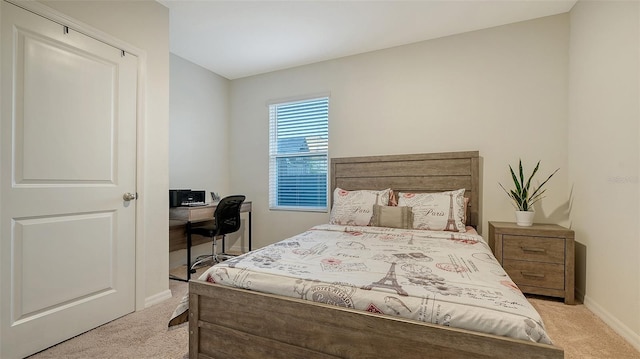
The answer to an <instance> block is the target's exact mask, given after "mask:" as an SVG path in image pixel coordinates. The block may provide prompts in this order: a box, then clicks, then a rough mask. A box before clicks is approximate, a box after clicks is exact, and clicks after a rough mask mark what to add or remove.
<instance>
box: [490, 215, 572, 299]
mask: <svg viewBox="0 0 640 359" xmlns="http://www.w3.org/2000/svg"><path fill="white" fill-rule="evenodd" d="M489 246H490V247H491V250H493V254H494V255H495V256H496V258H497V259H498V262H500V264H502V267H503V268H504V269H505V271H506V272H507V274H509V276H510V277H511V279H512V280H513V281H514V282H515V283H516V285H518V287H519V288H520V290H521V291H522V292H523V293H530V294H540V295H546V296H551V297H561V298H564V302H565V303H566V304H574V290H575V288H574V280H575V279H574V276H575V274H574V271H575V265H574V263H575V249H574V247H575V244H574V233H573V231H572V230H570V229H567V228H564V227H561V226H558V225H556V224H534V225H533V226H531V227H523V226H518V225H516V224H515V223H511V222H489Z"/></svg>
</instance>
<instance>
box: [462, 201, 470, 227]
mask: <svg viewBox="0 0 640 359" xmlns="http://www.w3.org/2000/svg"><path fill="white" fill-rule="evenodd" d="M470 200H471V199H470V198H467V197H465V198H464V217H462V223H464V225H465V226H466V225H467V211H468V210H469V201H470Z"/></svg>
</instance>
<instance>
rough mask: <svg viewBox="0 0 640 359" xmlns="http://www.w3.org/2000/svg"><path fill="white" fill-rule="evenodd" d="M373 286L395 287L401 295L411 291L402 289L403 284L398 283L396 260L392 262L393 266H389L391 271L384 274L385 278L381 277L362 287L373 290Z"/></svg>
mask: <svg viewBox="0 0 640 359" xmlns="http://www.w3.org/2000/svg"><path fill="white" fill-rule="evenodd" d="M373 287H380V288H386V289H393V290H395V291H396V293H398V294H399V295H404V296H408V295H409V293H407V292H406V291H405V290H404V289H402V286H401V285H400V284H398V280H397V279H396V263H395V262H394V263H391V268H389V271H388V272H387V275H386V276H384V278H382V279H380V280H379V281H377V282H373V283H371V284H369V285H367V286H364V287H363V288H362V289H366V290H371V289H373Z"/></svg>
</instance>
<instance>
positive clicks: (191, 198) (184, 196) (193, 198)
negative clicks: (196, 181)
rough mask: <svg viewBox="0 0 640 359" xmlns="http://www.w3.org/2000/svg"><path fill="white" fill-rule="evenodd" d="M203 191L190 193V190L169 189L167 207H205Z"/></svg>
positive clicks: (204, 193)
mask: <svg viewBox="0 0 640 359" xmlns="http://www.w3.org/2000/svg"><path fill="white" fill-rule="evenodd" d="M205 195H206V192H205V191H192V190H190V189H170V190H169V207H180V206H188V207H197V206H206V205H207V204H206V203H205Z"/></svg>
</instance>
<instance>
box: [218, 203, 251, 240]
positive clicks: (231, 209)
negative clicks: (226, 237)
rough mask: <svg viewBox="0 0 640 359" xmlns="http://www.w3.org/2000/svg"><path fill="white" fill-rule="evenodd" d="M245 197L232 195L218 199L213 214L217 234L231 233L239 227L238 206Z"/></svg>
mask: <svg viewBox="0 0 640 359" xmlns="http://www.w3.org/2000/svg"><path fill="white" fill-rule="evenodd" d="M245 198H246V197H245V196H243V195H233V196H227V197H224V198H223V199H221V200H220V202H219V203H218V206H217V207H216V211H215V212H214V214H213V217H214V220H215V222H216V234H217V235H223V234H227V233H232V232H235V231H237V230H238V229H240V207H242V202H244V200H245Z"/></svg>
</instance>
